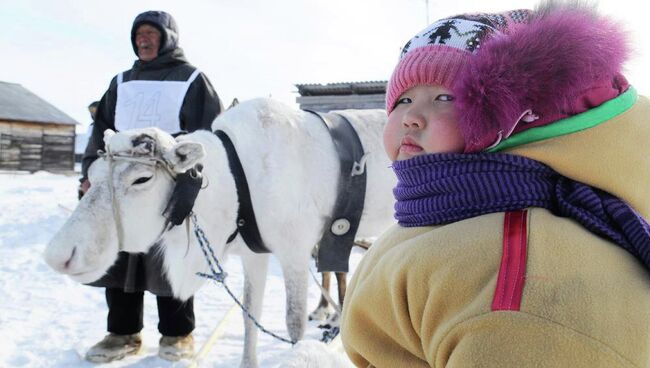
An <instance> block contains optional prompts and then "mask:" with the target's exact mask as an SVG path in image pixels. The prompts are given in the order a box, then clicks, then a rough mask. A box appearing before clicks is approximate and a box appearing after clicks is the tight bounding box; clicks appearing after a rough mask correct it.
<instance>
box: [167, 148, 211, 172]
mask: <svg viewBox="0 0 650 368" xmlns="http://www.w3.org/2000/svg"><path fill="white" fill-rule="evenodd" d="M203 157H205V149H204V148H203V145H202V144H201V143H195V142H180V143H177V144H175V145H174V146H173V147H172V148H171V149H170V150H169V151H167V152H165V155H164V158H165V161H167V162H168V163H169V165H170V166H171V168H172V170H174V171H175V172H178V173H182V172H185V171H187V170H189V169H190V168H191V167H194V165H196V164H197V163H198V162H199V161H200V160H201V159H202V158H203Z"/></svg>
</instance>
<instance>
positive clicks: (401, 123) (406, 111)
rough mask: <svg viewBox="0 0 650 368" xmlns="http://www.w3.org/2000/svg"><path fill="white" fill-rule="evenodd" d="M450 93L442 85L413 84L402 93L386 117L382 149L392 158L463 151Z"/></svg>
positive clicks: (403, 158)
mask: <svg viewBox="0 0 650 368" xmlns="http://www.w3.org/2000/svg"><path fill="white" fill-rule="evenodd" d="M453 100H454V96H453V95H452V94H451V92H450V91H449V90H447V89H446V88H444V87H442V86H416V87H413V88H411V89H409V90H407V91H406V92H404V93H403V94H402V95H401V96H400V98H399V99H398V100H397V105H395V108H394V109H393V111H392V112H391V113H390V115H389V116H388V123H387V124H386V127H385V128H384V148H385V149H386V153H387V154H388V157H389V158H390V159H391V160H392V161H397V160H406V159H409V158H411V157H415V156H419V155H424V154H427V153H443V152H445V153H451V152H456V153H459V152H463V150H464V148H465V141H464V140H463V136H462V135H461V133H460V129H459V127H458V116H457V113H456V109H455V107H454V104H453V102H452V101H453Z"/></svg>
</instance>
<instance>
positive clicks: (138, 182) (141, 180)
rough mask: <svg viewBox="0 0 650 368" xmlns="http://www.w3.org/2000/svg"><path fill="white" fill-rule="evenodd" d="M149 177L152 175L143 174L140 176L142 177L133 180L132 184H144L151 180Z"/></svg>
mask: <svg viewBox="0 0 650 368" xmlns="http://www.w3.org/2000/svg"><path fill="white" fill-rule="evenodd" d="M151 178H153V176H145V177H142V178H138V179H136V180H135V181H134V182H133V185H138V184H144V183H146V182H148V181H149V180H151Z"/></svg>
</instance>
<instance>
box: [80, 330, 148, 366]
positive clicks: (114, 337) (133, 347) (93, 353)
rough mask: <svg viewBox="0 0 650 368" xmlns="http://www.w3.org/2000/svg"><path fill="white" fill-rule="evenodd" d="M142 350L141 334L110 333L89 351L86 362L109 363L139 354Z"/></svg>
mask: <svg viewBox="0 0 650 368" xmlns="http://www.w3.org/2000/svg"><path fill="white" fill-rule="evenodd" d="M140 350H142V337H141V336H140V333H139V332H138V333H135V334H132V335H118V334H114V333H110V334H108V335H106V337H104V338H103V339H102V341H100V342H98V343H97V344H95V345H93V347H91V348H90V349H89V350H88V352H87V353H86V360H87V361H90V362H93V363H108V362H112V361H114V360H120V359H122V358H124V357H126V356H127V355H135V354H138V353H139V352H140Z"/></svg>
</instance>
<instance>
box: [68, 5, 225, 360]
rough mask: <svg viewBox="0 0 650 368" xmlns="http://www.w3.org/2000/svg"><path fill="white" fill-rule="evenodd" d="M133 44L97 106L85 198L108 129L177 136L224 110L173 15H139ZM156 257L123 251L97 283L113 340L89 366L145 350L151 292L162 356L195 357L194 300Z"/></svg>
mask: <svg viewBox="0 0 650 368" xmlns="http://www.w3.org/2000/svg"><path fill="white" fill-rule="evenodd" d="M131 44H132V46H133V51H134V52H135V53H136V55H137V56H138V60H136V61H135V63H134V64H133V67H132V68H131V69H130V70H127V71H125V72H123V73H120V74H118V75H117V76H116V77H115V78H113V80H112V81H111V83H110V86H109V88H108V90H107V91H106V93H104V96H103V97H102V99H101V101H100V103H99V106H98V108H97V114H96V118H95V124H94V126H93V130H92V135H91V137H90V139H89V141H88V146H87V147H86V151H85V154H84V157H83V160H82V170H81V173H82V179H81V186H80V190H81V191H82V192H84V193H85V191H87V190H88V188H89V187H90V183H89V181H88V168H89V167H90V165H91V164H92V163H93V162H94V160H96V159H97V150H98V149H103V148H104V142H103V136H104V131H105V130H106V129H113V130H117V131H120V130H126V129H134V128H144V127H149V126H155V127H158V128H160V129H162V130H164V131H166V132H168V133H170V134H178V133H181V132H184V131H186V132H192V131H195V130H198V129H207V130H210V128H211V125H212V121H213V120H214V118H215V117H216V116H217V115H219V113H220V112H221V110H222V109H223V108H222V105H221V101H220V100H219V97H218V96H217V94H216V92H215V91H214V89H213V87H212V85H211V84H210V81H209V80H208V78H207V77H206V76H205V75H204V74H203V73H201V72H200V71H199V70H197V69H196V68H195V67H194V66H192V65H190V64H189V63H188V62H187V60H186V59H185V56H184V54H183V50H182V49H180V48H179V47H178V28H177V26H176V22H175V21H174V18H172V16H171V15H170V14H168V13H165V12H162V11H147V12H144V13H142V14H139V15H138V16H137V17H136V18H135V20H134V21H133V27H132V28H131ZM156 252H157V247H156V246H154V247H153V249H152V250H151V251H150V252H149V253H147V254H127V253H120V254H119V256H118V260H117V261H116V263H115V264H114V265H113V266H112V267H111V268H110V269H109V270H108V271H107V274H106V275H105V276H104V277H102V278H101V279H100V280H98V281H95V282H93V283H92V284H90V285H93V286H100V287H105V288H106V302H107V304H108V324H107V330H108V332H109V334H108V335H107V336H106V337H105V338H104V339H103V340H101V341H100V342H98V343H97V344H95V345H94V346H93V347H92V348H90V350H89V351H88V352H87V354H86V359H87V360H89V361H92V362H102V363H105V362H110V361H113V360H117V359H122V358H124V357H125V356H127V355H131V354H137V353H138V352H139V351H140V350H141V348H142V338H141V335H140V331H141V330H142V328H143V299H144V291H145V290H148V291H150V292H151V293H153V294H155V295H156V299H157V305H158V318H159V323H158V330H159V331H160V333H161V334H162V337H161V338H160V341H159V353H158V355H159V356H160V357H161V358H164V359H167V360H178V359H181V358H187V357H190V356H191V355H192V354H193V352H194V340H193V337H192V334H191V333H192V331H193V330H194V306H193V299H194V298H190V299H189V300H187V301H186V302H181V301H180V300H177V299H175V298H173V297H172V293H171V287H170V285H169V282H168V281H167V279H166V277H165V275H164V274H163V269H162V259H160V258H159V257H156V256H155V254H156Z"/></svg>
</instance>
